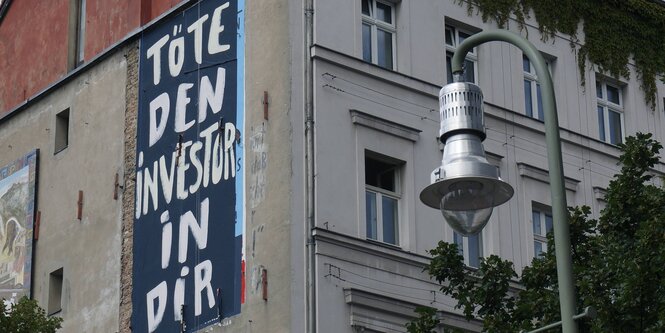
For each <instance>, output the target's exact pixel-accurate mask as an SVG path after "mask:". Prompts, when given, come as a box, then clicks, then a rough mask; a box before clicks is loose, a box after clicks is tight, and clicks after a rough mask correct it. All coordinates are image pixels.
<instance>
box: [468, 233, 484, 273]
mask: <svg viewBox="0 0 665 333" xmlns="http://www.w3.org/2000/svg"><path fill="white" fill-rule="evenodd" d="M467 241H468V242H469V266H471V267H480V256H481V255H482V247H481V246H482V245H481V244H480V234H477V235H473V236H469V237H468V238H467Z"/></svg>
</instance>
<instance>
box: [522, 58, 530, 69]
mask: <svg viewBox="0 0 665 333" xmlns="http://www.w3.org/2000/svg"><path fill="white" fill-rule="evenodd" d="M522 70H524V71H525V72H527V73H531V62H530V61H529V58H527V56H525V55H523V56H522Z"/></svg>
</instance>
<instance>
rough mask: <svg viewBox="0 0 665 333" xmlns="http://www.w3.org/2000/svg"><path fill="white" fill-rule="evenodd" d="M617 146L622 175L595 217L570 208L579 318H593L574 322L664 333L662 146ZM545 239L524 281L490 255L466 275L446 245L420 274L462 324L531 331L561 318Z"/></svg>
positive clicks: (640, 137) (638, 139)
mask: <svg viewBox="0 0 665 333" xmlns="http://www.w3.org/2000/svg"><path fill="white" fill-rule="evenodd" d="M619 147H620V149H621V151H622V154H621V157H620V158H619V161H620V163H621V165H622V168H621V173H619V174H617V175H615V176H614V179H613V180H612V181H611V182H610V184H609V187H608V189H607V194H606V196H605V200H606V203H607V206H606V207H605V209H604V210H603V211H602V212H601V216H600V218H599V219H598V220H594V219H591V218H590V217H589V215H590V211H591V210H590V208H589V207H586V206H584V207H577V208H569V216H568V221H569V223H570V237H571V252H572V257H573V272H574V274H575V284H576V290H577V297H578V299H577V307H578V308H577V313H581V312H582V311H583V308H584V307H586V306H593V307H594V308H595V309H596V310H597V313H598V314H597V316H596V318H595V319H585V320H581V321H578V323H579V325H580V331H581V332H631V333H632V332H665V188H664V187H663V186H662V185H656V182H655V181H654V178H653V175H652V174H651V173H650V170H651V169H652V168H653V167H654V165H655V164H656V163H657V162H658V154H659V152H660V149H661V148H662V146H661V144H660V143H658V142H657V141H655V140H653V139H652V138H651V134H641V133H638V134H637V135H636V136H635V137H628V138H626V143H625V144H621V145H619ZM661 180H662V179H661ZM547 240H548V245H547V253H545V254H544V255H542V256H541V257H537V258H534V259H533V261H532V263H531V266H528V267H526V268H524V270H523V271H522V276H521V277H518V275H517V274H516V272H515V270H514V268H513V264H512V262H510V261H508V260H503V259H501V258H500V257H498V256H495V255H492V256H489V257H487V258H484V259H483V260H481V264H480V268H479V269H478V270H474V269H469V268H468V267H466V266H465V265H464V262H463V258H462V256H461V255H459V253H458V250H457V246H456V245H455V244H449V243H446V242H443V241H441V242H439V244H438V246H437V248H435V249H433V250H431V251H430V254H431V255H432V257H433V258H432V261H431V262H430V264H429V265H428V266H427V267H426V268H425V270H426V271H427V272H428V273H429V274H430V276H431V277H432V278H434V279H435V280H436V281H437V282H439V284H441V292H442V293H444V294H446V295H449V296H451V297H452V298H453V299H455V300H457V305H456V307H457V308H458V309H461V310H462V312H463V313H464V315H465V316H466V318H467V319H469V320H470V319H473V318H479V319H481V320H482V322H483V331H486V332H515V331H519V330H527V331H529V330H533V329H536V328H538V327H542V326H545V325H548V324H551V323H553V322H557V321H559V320H560V319H561V318H560V313H559V299H558V285H557V277H556V258H555V256H554V238H553V235H552V234H551V233H550V234H548V236H547ZM517 278H519V280H516V279H517ZM515 282H517V283H515ZM511 284H514V285H513V287H511ZM431 319H432V316H431V315H429V316H428V315H421V317H420V318H419V319H417V320H416V321H414V322H412V323H411V325H412V326H411V327H413V328H414V329H413V330H411V331H409V332H412V333H424V332H427V333H429V332H430V331H431V330H432V328H433V327H434V326H432V325H430V326H427V328H425V329H423V330H416V328H417V327H418V324H419V323H426V320H431Z"/></svg>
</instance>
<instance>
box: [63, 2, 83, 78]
mask: <svg viewBox="0 0 665 333" xmlns="http://www.w3.org/2000/svg"><path fill="white" fill-rule="evenodd" d="M85 2H86V0H69V54H68V59H69V60H68V63H67V65H68V67H69V69H70V70H72V69H74V68H76V67H78V66H79V65H80V64H81V63H83V59H84V49H85V13H86V8H85V7H86V5H85Z"/></svg>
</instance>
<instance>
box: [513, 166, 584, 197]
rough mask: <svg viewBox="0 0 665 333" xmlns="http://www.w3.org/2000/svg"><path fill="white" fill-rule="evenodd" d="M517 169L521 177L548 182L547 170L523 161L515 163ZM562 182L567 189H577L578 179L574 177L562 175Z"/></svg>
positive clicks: (548, 174)
mask: <svg viewBox="0 0 665 333" xmlns="http://www.w3.org/2000/svg"><path fill="white" fill-rule="evenodd" d="M517 169H518V170H519V173H520V176H522V177H526V178H531V179H534V180H538V181H541V182H543V183H547V184H549V183H550V173H549V172H548V171H547V170H544V169H541V168H539V167H535V166H533V165H529V164H526V163H523V162H518V163H517ZM564 183H565V186H566V189H567V190H570V191H573V192H575V191H577V184H579V183H580V181H579V180H577V179H574V178H570V177H564Z"/></svg>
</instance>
